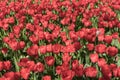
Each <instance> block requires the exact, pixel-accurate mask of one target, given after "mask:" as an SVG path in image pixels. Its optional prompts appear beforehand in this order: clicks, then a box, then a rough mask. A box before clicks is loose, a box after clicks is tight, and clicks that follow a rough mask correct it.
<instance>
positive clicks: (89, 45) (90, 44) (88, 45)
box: [87, 43, 94, 51]
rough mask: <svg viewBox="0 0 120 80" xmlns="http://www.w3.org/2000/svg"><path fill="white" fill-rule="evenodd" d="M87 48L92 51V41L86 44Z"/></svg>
mask: <svg viewBox="0 0 120 80" xmlns="http://www.w3.org/2000/svg"><path fill="white" fill-rule="evenodd" d="M87 48H88V50H89V51H92V50H93V49H94V44H92V43H89V44H87Z"/></svg>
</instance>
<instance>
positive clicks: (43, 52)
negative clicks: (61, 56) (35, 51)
mask: <svg viewBox="0 0 120 80" xmlns="http://www.w3.org/2000/svg"><path fill="white" fill-rule="evenodd" d="M39 51H40V53H41V54H45V53H46V52H47V47H46V46H45V45H42V46H40V47H39Z"/></svg>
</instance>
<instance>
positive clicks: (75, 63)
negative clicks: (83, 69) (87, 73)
mask: <svg viewBox="0 0 120 80" xmlns="http://www.w3.org/2000/svg"><path fill="white" fill-rule="evenodd" d="M78 66H79V61H78V60H73V61H72V69H73V70H74V69H76V68H77V67H78Z"/></svg>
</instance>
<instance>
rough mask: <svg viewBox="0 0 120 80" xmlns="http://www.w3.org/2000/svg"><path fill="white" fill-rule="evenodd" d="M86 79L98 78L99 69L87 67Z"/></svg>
mask: <svg viewBox="0 0 120 80" xmlns="http://www.w3.org/2000/svg"><path fill="white" fill-rule="evenodd" d="M84 72H85V75H86V77H96V76H97V72H98V71H97V69H96V68H95V67H87V68H85V70H84Z"/></svg>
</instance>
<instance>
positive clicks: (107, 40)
mask: <svg viewBox="0 0 120 80" xmlns="http://www.w3.org/2000/svg"><path fill="white" fill-rule="evenodd" d="M104 41H105V42H106V43H108V44H110V43H111V42H112V36H109V35H106V36H105V38H104Z"/></svg>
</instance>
